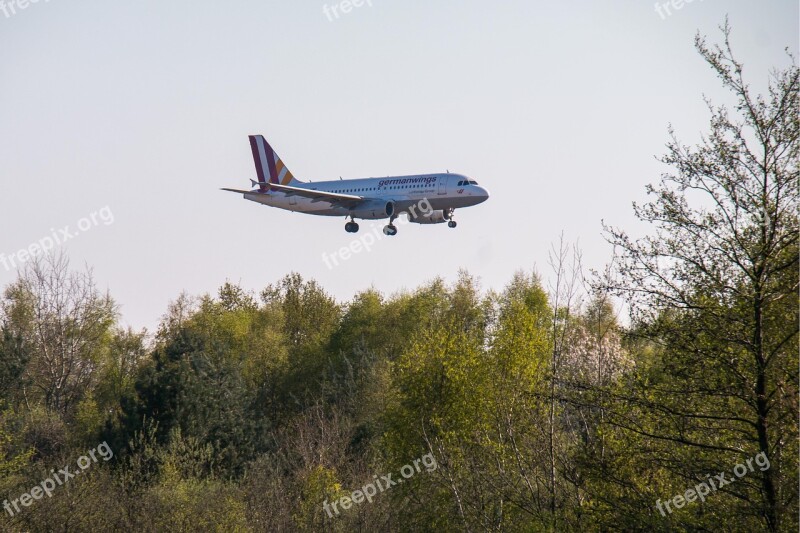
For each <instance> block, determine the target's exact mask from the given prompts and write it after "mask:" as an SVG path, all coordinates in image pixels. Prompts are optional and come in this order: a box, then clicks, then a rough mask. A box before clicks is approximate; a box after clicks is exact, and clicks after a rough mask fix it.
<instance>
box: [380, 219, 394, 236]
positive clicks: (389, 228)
mask: <svg viewBox="0 0 800 533" xmlns="http://www.w3.org/2000/svg"><path fill="white" fill-rule="evenodd" d="M396 218H397V215H394V216H392V217H389V224H388V225H386V226H384V227H383V234H384V235H388V236H389V237H394V236H395V235H397V226H395V225H394V221H395V219H396Z"/></svg>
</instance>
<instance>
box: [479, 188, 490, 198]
mask: <svg viewBox="0 0 800 533" xmlns="http://www.w3.org/2000/svg"><path fill="white" fill-rule="evenodd" d="M478 196H480V197H482V198H483V199H484V200H488V199H489V191H488V189H486V187H478Z"/></svg>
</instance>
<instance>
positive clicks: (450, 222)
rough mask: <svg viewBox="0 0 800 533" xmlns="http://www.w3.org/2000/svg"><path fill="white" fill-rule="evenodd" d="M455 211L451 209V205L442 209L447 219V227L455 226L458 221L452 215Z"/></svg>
mask: <svg viewBox="0 0 800 533" xmlns="http://www.w3.org/2000/svg"><path fill="white" fill-rule="evenodd" d="M455 212H456V210H455V209H453V208H452V207H451V208H450V209H445V210H444V211H443V214H444V218H445V219H446V220H448V222H447V227H449V228H455V227H456V226H458V223H457V222H456V221H455V220H453V215H454V214H455Z"/></svg>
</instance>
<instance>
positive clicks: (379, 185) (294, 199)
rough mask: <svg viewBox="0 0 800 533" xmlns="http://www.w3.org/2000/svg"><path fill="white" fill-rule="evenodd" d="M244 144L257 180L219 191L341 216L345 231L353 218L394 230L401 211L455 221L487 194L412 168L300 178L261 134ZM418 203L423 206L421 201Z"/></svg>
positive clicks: (424, 220) (471, 183) (458, 177)
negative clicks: (408, 172)
mask: <svg viewBox="0 0 800 533" xmlns="http://www.w3.org/2000/svg"><path fill="white" fill-rule="evenodd" d="M249 138H250V149H251V151H252V152H253V161H254V162H255V165H256V174H257V175H258V181H256V180H253V179H251V180H250V182H251V184H252V186H253V189H252V190H243V189H228V188H223V189H222V190H223V191H228V192H235V193H239V194H242V195H243V197H244V198H245V199H246V200H250V201H253V202H258V203H260V204H264V205H267V206H270V207H277V208H279V209H285V210H288V211H294V212H298V213H305V214H309V215H320V216H331V217H338V216H343V217H345V218H346V219H347V218H349V219H350V221H349V222H347V223H346V224H345V226H344V229H345V231H347V232H348V233H356V232H358V223H357V222H356V219H361V220H381V219H385V218H388V219H389V224H388V225H386V226H385V227H384V228H383V233H384V234H386V235H389V236H393V235H397V227H396V226H395V225H394V221H395V220H396V219H397V217H398V216H400V215H401V214H402V213H405V214H406V215H407V216H408V219H409V221H410V222H414V223H417V224H442V223H444V222H447V225H448V226H449V227H451V228H455V227H456V225H457V224H456V221H455V219H454V212H455V210H456V209H457V208H463V207H470V206H473V205H477V204H479V203H481V202H485V201H486V200H488V199H489V191H487V190H486V189H484V188H483V187H481V186H480V185H478V182H477V181H475V180H473V179H471V178H468V177H467V176H464V175H462V174H450V172H449V171H448V172H447V173H445V174H440V173H433V174H416V175H413V176H391V177H386V178H365V179H348V180H343V179H341V178H339V180H338V181H318V182H310V181H309V182H304V181H300V180H298V179H296V178H295V177H294V175H292V173H291V172H290V171H289V169H288V168H287V167H286V164H285V163H284V162H283V160H282V159H281V158H280V157H278V154H277V153H275V151H274V150H273V149H272V147H271V146H270V145H269V143H268V142H267V140H266V139H265V138H264V137H263V136H262V135H251V136H250V137H249ZM423 205H424V207H423Z"/></svg>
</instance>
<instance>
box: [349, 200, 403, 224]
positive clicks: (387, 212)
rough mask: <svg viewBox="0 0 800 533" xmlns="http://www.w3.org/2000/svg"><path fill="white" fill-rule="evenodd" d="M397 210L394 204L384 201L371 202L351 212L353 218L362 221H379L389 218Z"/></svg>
mask: <svg viewBox="0 0 800 533" xmlns="http://www.w3.org/2000/svg"><path fill="white" fill-rule="evenodd" d="M396 210H397V208H396V206H395V204H394V202H391V201H390V202H386V201H384V200H372V201H369V202H366V203H364V204H362V205H361V206H359V208H358V209H355V210H353V211H351V214H352V215H353V217H354V218H360V219H362V220H380V219H382V218H387V217H391V216H393V215H394V214H395V211H396Z"/></svg>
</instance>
